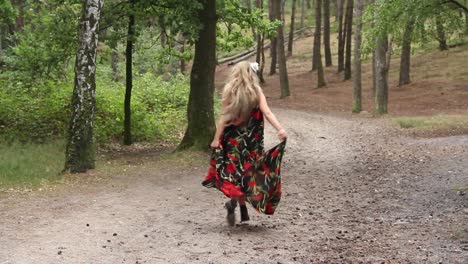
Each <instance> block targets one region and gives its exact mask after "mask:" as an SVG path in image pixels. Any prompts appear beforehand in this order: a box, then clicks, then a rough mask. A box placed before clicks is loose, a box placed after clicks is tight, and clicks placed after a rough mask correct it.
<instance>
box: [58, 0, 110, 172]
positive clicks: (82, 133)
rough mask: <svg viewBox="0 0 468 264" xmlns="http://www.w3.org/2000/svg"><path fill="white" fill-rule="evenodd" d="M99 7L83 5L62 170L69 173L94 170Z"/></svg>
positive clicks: (91, 1) (98, 3)
mask: <svg viewBox="0 0 468 264" xmlns="http://www.w3.org/2000/svg"><path fill="white" fill-rule="evenodd" d="M102 5H103V1H102V0H86V1H83V14H82V17H81V21H80V30H79V41H78V50H77V52H76V61H75V82H74V88H73V96H72V104H71V105H72V115H71V120H70V125H69V129H68V140H67V147H66V153H65V156H66V158H65V168H64V170H65V171H67V170H69V171H70V172H72V173H80V172H86V171H87V170H88V169H93V168H94V166H95V160H94V151H95V149H94V142H93V125H94V112H95V108H96V92H95V91H96V48H97V43H98V36H97V31H98V28H99V19H100V17H101V9H102Z"/></svg>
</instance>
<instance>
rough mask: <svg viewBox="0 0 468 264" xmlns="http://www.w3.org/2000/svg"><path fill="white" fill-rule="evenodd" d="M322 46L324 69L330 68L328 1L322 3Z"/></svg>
mask: <svg viewBox="0 0 468 264" xmlns="http://www.w3.org/2000/svg"><path fill="white" fill-rule="evenodd" d="M323 4H324V5H323V45H324V46H325V67H329V66H332V65H333V63H332V55H331V48H330V0H324V1H323Z"/></svg>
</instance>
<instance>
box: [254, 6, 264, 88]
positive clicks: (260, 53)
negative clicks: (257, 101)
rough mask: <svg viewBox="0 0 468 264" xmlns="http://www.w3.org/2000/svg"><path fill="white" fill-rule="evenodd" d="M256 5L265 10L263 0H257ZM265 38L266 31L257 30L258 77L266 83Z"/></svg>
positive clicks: (256, 58) (256, 59)
mask: <svg viewBox="0 0 468 264" xmlns="http://www.w3.org/2000/svg"><path fill="white" fill-rule="evenodd" d="M255 7H256V8H257V9H259V10H261V11H262V12H263V0H256V2H255ZM264 40H265V33H263V32H260V31H257V54H256V57H255V61H256V62H257V63H258V64H259V65H260V69H259V70H258V72H257V74H258V78H259V79H260V82H261V83H265V78H263V70H264V68H265V50H264V48H263V45H264Z"/></svg>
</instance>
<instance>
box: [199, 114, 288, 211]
mask: <svg viewBox="0 0 468 264" xmlns="http://www.w3.org/2000/svg"><path fill="white" fill-rule="evenodd" d="M263 127H264V120H263V115H262V112H261V111H260V109H259V108H258V107H256V108H255V109H254V110H252V113H251V117H250V118H249V119H248V120H247V121H246V122H245V123H244V124H243V126H242V127H240V126H238V125H236V124H231V125H229V126H227V127H226V128H225V130H224V133H223V135H221V139H220V144H221V146H223V148H221V149H216V150H214V151H213V153H212V156H211V161H210V169H209V170H208V175H207V176H206V177H205V180H204V181H203V183H202V184H203V185H204V186H205V187H215V188H217V189H219V190H220V191H221V192H223V193H224V194H225V195H226V196H227V197H239V196H243V195H245V196H246V201H247V202H249V203H250V204H251V205H252V206H253V207H254V208H255V209H256V210H257V211H258V212H261V213H265V214H273V213H274V212H275V209H276V207H277V206H278V204H279V202H280V200H281V176H280V165H281V159H282V155H283V152H284V148H285V145H286V142H282V143H280V144H279V145H277V146H275V147H273V148H272V149H271V150H269V151H266V152H265V151H264V149H263ZM244 153H246V154H244ZM273 172H274V173H273Z"/></svg>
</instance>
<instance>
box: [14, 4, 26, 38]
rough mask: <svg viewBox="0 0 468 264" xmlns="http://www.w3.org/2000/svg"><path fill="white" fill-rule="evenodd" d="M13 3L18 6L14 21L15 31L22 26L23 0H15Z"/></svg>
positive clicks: (19, 29)
mask: <svg viewBox="0 0 468 264" xmlns="http://www.w3.org/2000/svg"><path fill="white" fill-rule="evenodd" d="M14 2H16V3H15V5H16V7H17V8H18V16H17V17H16V22H15V32H18V31H21V30H22V29H23V28H24V1H23V0H16V1H14Z"/></svg>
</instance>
